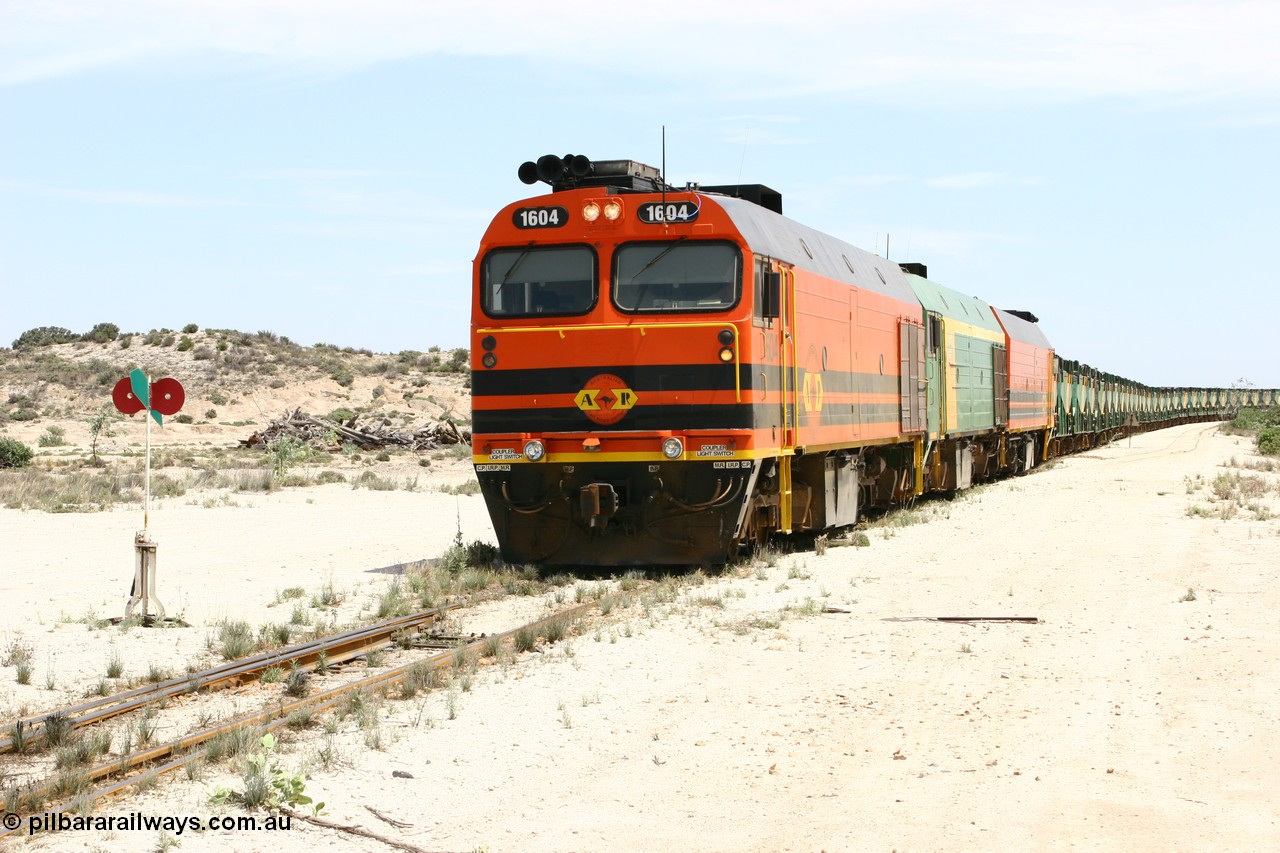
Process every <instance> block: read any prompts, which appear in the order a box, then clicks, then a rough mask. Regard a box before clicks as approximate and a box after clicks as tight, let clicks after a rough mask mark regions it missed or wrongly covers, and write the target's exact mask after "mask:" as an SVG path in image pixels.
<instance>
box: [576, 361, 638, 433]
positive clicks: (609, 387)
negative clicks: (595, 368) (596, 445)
mask: <svg viewBox="0 0 1280 853" xmlns="http://www.w3.org/2000/svg"><path fill="white" fill-rule="evenodd" d="M636 399H637V398H636V392H635V391H632V390H631V389H630V388H628V387H627V383H625V382H623V381H622V380H621V379H619V378H618V377H616V376H614V375H613V374H612V373H599V374H596V375H595V376H593V377H591V378H590V379H588V380H587V384H586V385H584V386H582V390H581V391H579V392H578V393H577V394H576V395H574V398H573V402H574V405H576V406H577V407H578V408H579V409H581V410H582V413H583V414H584V415H586V416H587V417H588V418H590V419H591V420H592V421H594V422H596V423H598V424H601V425H608V424H616V423H617V422H618V421H620V420H622V418H623V417H624V416H625V415H626V414H627V412H629V411H631V407H632V406H634V405H635V404H636Z"/></svg>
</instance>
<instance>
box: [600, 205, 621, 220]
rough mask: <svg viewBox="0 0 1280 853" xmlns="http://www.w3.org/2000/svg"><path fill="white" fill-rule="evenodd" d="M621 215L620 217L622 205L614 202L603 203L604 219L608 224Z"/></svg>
mask: <svg viewBox="0 0 1280 853" xmlns="http://www.w3.org/2000/svg"><path fill="white" fill-rule="evenodd" d="M621 215H622V205H620V204H618V203H617V202H616V201H609V202H605V205H604V218H605V219H607V220H609V221H610V222H613V221H614V220H616V219H617V218H618V217H619V216H621Z"/></svg>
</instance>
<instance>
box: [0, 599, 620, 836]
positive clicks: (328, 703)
mask: <svg viewBox="0 0 1280 853" xmlns="http://www.w3.org/2000/svg"><path fill="white" fill-rule="evenodd" d="M597 606H598V602H594V601H592V602H587V603H586V604H579V605H576V606H574V607H570V608H568V609H566V610H561V611H559V612H557V613H552V614H550V615H548V616H544V617H542V618H540V619H535V620H534V621H532V622H529V623H527V624H525V625H521V626H520V627H518V628H512V629H511V630H509V631H504V632H502V633H499V634H492V635H489V636H487V637H483V638H481V639H477V640H473V641H471V642H470V643H467V644H466V645H463V646H459V647H457V648H454V649H449V650H448V651H444V652H439V653H437V654H434V655H432V656H430V657H428V658H424V659H423V660H418V661H413V662H411V663H405V664H401V665H400V666H396V667H393V668H392V669H388V670H384V671H383V672H379V673H376V674H374V675H370V676H368V677H366V678H362V679H359V680H357V681H352V682H349V683H347V684H343V685H340V686H338V687H333V688H330V689H329V690H325V691H323V692H322V693H317V694H315V695H313V696H307V697H304V698H300V699H296V700H294V701H292V702H281V703H279V704H278V705H275V706H273V707H271V708H267V709H264V710H262V711H257V712H252V713H249V714H244V715H242V716H240V717H237V718H235V719H234V720H229V721H227V722H225V723H221V724H219V725H216V726H211V727H210V728H207V729H203V730H201V731H198V732H194V733H192V734H188V735H186V736H184V737H181V738H178V739H177V740H173V741H170V742H168V743H165V744H159V745H157V746H154V747H151V748H149V749H144V750H139V751H137V752H133V753H130V754H128V755H122V756H120V757H118V758H116V759H114V760H112V761H109V762H106V763H103V764H99V765H97V766H96V767H93V768H91V769H89V770H86V771H85V774H86V777H87V780H88V781H90V782H93V781H97V780H99V779H103V778H105V777H108V776H111V775H114V774H116V773H127V772H128V771H130V770H132V769H134V768H136V767H139V766H140V765H143V764H149V763H151V762H154V761H159V760H161V759H164V758H167V757H169V756H173V755H177V757H176V758H173V759H172V760H170V761H168V762H166V763H164V764H162V765H160V766H158V767H153V768H151V769H149V770H147V771H144V772H143V773H140V774H138V775H135V776H131V777H128V778H124V779H120V780H118V781H116V782H113V783H111V784H110V785H107V786H106V787H103V788H99V789H98V790H96V791H93V792H91V793H90V794H88V799H89V801H90V802H92V801H96V800H100V799H104V798H106V797H109V796H112V795H114V794H118V793H120V792H121V791H123V790H124V789H125V788H128V787H129V786H131V785H137V784H139V783H141V782H145V781H149V780H152V779H155V778H158V777H159V776H162V775H164V774H165V773H170V772H172V771H174V770H177V769H178V768H180V767H183V766H185V765H186V764H188V763H189V762H191V761H195V760H196V759H198V758H203V757H204V756H205V755H206V754H207V753H208V747H207V746H205V747H201V744H204V743H205V742H206V741H209V740H211V739H213V738H215V737H217V736H218V735H220V734H223V733H226V732H230V731H234V730H236V729H240V728H244V727H246V726H253V725H257V726H261V731H262V732H264V733H265V732H269V731H271V730H273V729H276V728H279V727H280V726H282V725H285V724H286V723H287V722H288V715H289V714H291V713H293V712H294V711H297V710H299V709H302V708H310V709H311V711H312V712H313V713H315V712H319V711H325V710H328V709H330V708H332V707H334V706H335V705H337V704H338V703H339V702H340V701H342V700H343V699H345V698H346V696H347V695H349V694H351V693H356V692H358V691H361V690H366V689H368V688H371V687H383V686H388V687H389V686H391V685H393V684H396V683H398V682H400V681H402V680H404V678H405V677H406V676H408V675H409V673H410V672H412V671H413V670H414V669H415V668H416V667H420V666H422V665H423V664H429V666H430V669H432V670H438V669H444V668H445V667H447V666H452V665H453V663H454V661H455V660H457V659H459V657H460V656H461V657H462V659H465V658H466V657H468V656H470V655H471V654H479V652H480V651H481V650H482V649H483V647H484V646H485V645H488V644H490V643H492V642H494V641H497V642H504V641H506V640H508V639H510V638H512V637H514V636H515V635H516V634H518V633H520V632H522V631H530V630H533V631H539V630H541V629H542V628H545V627H546V626H547V625H550V624H551V623H553V622H557V621H559V620H561V619H569V618H578V617H581V616H582V615H584V614H585V613H586V612H587V611H588V610H590V609H591V608H593V607H597ZM193 747H200V748H197V749H193ZM185 750H191V751H189V752H184V751H185ZM178 753H182V754H180V755H178ZM54 793H55V784H54V783H52V782H48V783H45V784H44V785H42V786H40V787H36V788H29V789H27V790H26V791H23V792H21V793H20V794H19V797H20V800H19V801H20V802H21V798H32V797H34V798H36V799H38V800H39V801H41V802H45V801H48V800H49V799H51V798H52V797H53V796H54ZM68 808H70V803H64V804H61V805H57V806H51V807H46V808H43V809H42V811H41V815H45V814H62V813H63V812H64V811H66V810H67V809H68ZM20 827H21V823H19V825H18V827H15V828H14V829H12V830H11V829H5V828H3V827H0V838H3V837H5V836H6V835H9V834H10V833H11V832H15V831H16V830H17V829H18V828H20Z"/></svg>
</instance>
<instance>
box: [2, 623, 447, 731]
mask: <svg viewBox="0 0 1280 853" xmlns="http://www.w3.org/2000/svg"><path fill="white" fill-rule="evenodd" d="M461 606H462V605H461V604H457V603H455V604H447V605H445V606H443V607H435V608H432V609H430V610H420V611H418V612H416V613H411V614H408V615H406V616H397V617H394V618H391V619H387V620H384V621H382V622H377V623H375V624H373V625H366V626H363V627H360V628H351V629H349V630H347V631H343V632H341V633H338V634H333V635H330V636H328V637H318V638H316V639H312V640H308V641H307V642H305V643H299V644H297V645H295V646H289V647H288V648H284V649H275V650H273V651H267V652H261V653H259V654H256V655H253V656H252V657H248V658H241V659H239V660H234V661H228V662H227V663H225V664H222V665H220V666H216V667H212V668H211V669H206V670H203V671H201V672H196V673H191V674H190V675H185V676H180V677H176V678H170V679H168V680H167V681H161V682H157V683H155V684H149V685H147V686H145V687H137V688H134V689H133V690H127V691H125V692H123V693H116V694H113V695H111V696H103V697H101V698H99V699H94V700H90V701H88V702H83V703H81V704H79V705H74V706H72V707H69V708H63V709H60V710H57V711H48V712H45V713H42V714H33V715H29V716H26V717H21V718H19V719H18V720H16V721H14V722H13V723H11V724H9V725H8V726H7V727H6V728H9V729H12V728H13V727H14V726H19V727H28V726H29V727H30V729H31V731H30V735H29V737H32V738H39V737H40V736H41V734H42V730H43V723H44V721H45V720H47V719H48V718H49V717H51V716H53V715H55V714H61V715H63V716H65V717H67V718H68V719H69V720H70V722H71V727H72V728H73V729H75V728H80V727H81V726H87V725H91V724H93V723H100V722H102V721H103V720H109V719H111V718H112V717H115V716H119V715H120V714H127V713H129V712H131V711H136V710H137V709H139V708H141V707H143V706H145V705H148V704H150V703H152V702H158V701H160V700H161V699H164V698H167V697H171V696H176V695H178V694H180V693H195V692H197V691H199V690H212V689H217V688H218V687H220V686H224V685H226V684H228V683H229V682H235V681H239V680H242V679H245V678H252V677H256V676H257V675H260V674H261V673H262V672H263V671H265V670H267V669H269V668H271V667H273V666H280V665H281V664H290V663H293V662H296V663H297V665H298V666H300V667H312V666H315V664H316V663H318V661H319V660H320V657H321V655H324V656H325V657H326V658H327V660H328V661H329V662H330V663H333V664H339V663H344V662H346V661H349V660H352V659H353V658H357V657H360V656H361V655H364V654H368V653H369V652H370V651H373V650H375V649H379V648H382V647H383V646H385V645H387V644H388V643H389V642H390V641H391V639H392V638H393V637H394V636H395V635H396V634H397V633H399V632H401V631H416V630H418V629H420V628H421V627H422V626H423V625H425V624H428V623H431V622H434V621H435V620H436V619H437V618H439V617H440V616H441V615H443V614H444V613H447V612H448V611H450V610H456V609H458V608H459V607H461ZM13 747H14V737H13V736H12V735H9V736H6V737H4V738H0V754H3V753H6V752H10V751H12V750H13Z"/></svg>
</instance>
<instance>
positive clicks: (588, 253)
mask: <svg viewBox="0 0 1280 853" xmlns="http://www.w3.org/2000/svg"><path fill="white" fill-rule="evenodd" d="M480 293H481V304H482V305H483V307H484V313H486V314H488V315H489V316H490V317H556V316H559V317H567V316H573V315H576V314H585V313H587V312H588V311H590V310H591V309H592V308H593V307H594V306H595V304H596V293H597V290H596V255H595V252H593V251H592V250H591V249H589V248H587V247H586V246H537V247H535V246H525V247H523V248H521V247H516V248H510V249H494V250H493V251H492V252H490V253H489V254H488V255H486V256H485V259H484V266H483V267H482V269H481V272H480Z"/></svg>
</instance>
